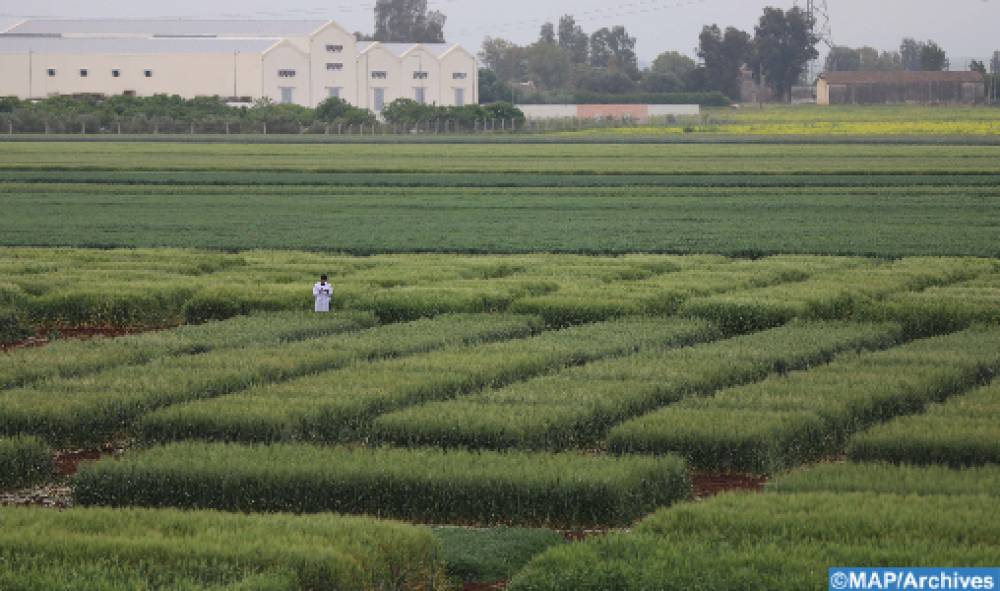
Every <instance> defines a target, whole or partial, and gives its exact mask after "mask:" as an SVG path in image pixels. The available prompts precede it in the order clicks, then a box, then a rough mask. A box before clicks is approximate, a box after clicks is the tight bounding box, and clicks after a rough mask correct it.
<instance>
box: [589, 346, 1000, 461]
mask: <svg viewBox="0 0 1000 591" xmlns="http://www.w3.org/2000/svg"><path fill="white" fill-rule="evenodd" d="M997 370H1000V328H998V327H975V328H971V329H968V330H965V331H963V332H959V333H954V334H950V335H945V336H941V337H934V338H930V339H923V340H920V341H914V342H911V343H909V344H907V345H904V346H901V347H897V348H895V349H890V350H888V351H881V352H876V353H860V354H859V353H848V354H844V355H842V356H841V357H839V358H838V359H836V360H835V361H834V362H833V363H831V364H830V365H827V366H825V367H818V368H814V369H811V370H809V371H803V372H795V373H791V374H789V375H787V376H783V377H773V378H771V379H768V380H765V381H763V382H760V383H758V384H753V385H748V386H743V387H739V388H731V389H727V390H724V391H722V392H719V393H717V394H716V395H715V396H714V397H712V398H707V399H700V400H686V401H684V402H682V403H681V404H678V405H675V406H671V407H667V408H664V409H661V410H658V411H656V412H653V413H650V414H648V415H645V416H643V417H639V418H637V419H634V420H632V421H629V422H627V423H624V424H622V425H620V426H618V427H616V428H615V429H613V430H612V431H611V433H610V436H609V446H610V448H611V449H613V450H615V451H618V452H644V453H666V452H672V453H678V454H680V455H682V456H684V457H685V458H686V459H687V461H688V462H689V463H690V464H691V465H692V466H694V467H696V468H699V469H703V470H713V471H737V472H755V473H772V472H774V471H777V470H781V469H783V468H787V467H790V466H795V465H798V464H801V463H803V462H807V461H811V460H815V459H818V458H821V457H823V456H824V455H827V454H832V453H836V452H838V451H840V450H842V449H843V446H844V444H845V442H846V441H847V439H848V438H849V437H850V435H852V434H854V433H857V432H858V431H860V430H863V429H865V428H866V427H868V426H870V425H873V424H877V423H880V422H883V421H886V420H888V419H890V418H892V417H896V416H899V415H906V414H911V413H916V412H920V411H922V410H923V409H924V408H925V407H926V406H927V405H928V404H930V403H932V402H941V401H943V400H945V399H947V398H948V397H949V396H952V395H954V394H957V393H960V392H963V391H965V390H968V389H970V388H973V387H975V386H976V385H977V384H980V383H982V382H983V381H984V380H986V379H988V378H989V377H990V376H991V375H993V374H994V373H995V372H996V371H997Z"/></svg>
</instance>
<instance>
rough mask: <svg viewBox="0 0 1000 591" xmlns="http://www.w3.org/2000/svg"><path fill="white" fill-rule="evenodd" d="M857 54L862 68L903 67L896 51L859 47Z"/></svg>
mask: <svg viewBox="0 0 1000 591" xmlns="http://www.w3.org/2000/svg"><path fill="white" fill-rule="evenodd" d="M857 51H858V56H859V57H860V58H861V69H862V70H881V71H889V70H901V69H903V62H902V58H901V57H900V56H899V52H897V51H879V50H877V49H875V48H874V47H867V46H865V47H859V48H858V50H857Z"/></svg>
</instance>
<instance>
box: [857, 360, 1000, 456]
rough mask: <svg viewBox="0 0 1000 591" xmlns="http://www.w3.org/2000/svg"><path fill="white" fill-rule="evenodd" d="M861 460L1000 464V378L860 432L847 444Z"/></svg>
mask: <svg viewBox="0 0 1000 591" xmlns="http://www.w3.org/2000/svg"><path fill="white" fill-rule="evenodd" d="M847 455H848V457H850V458H851V459H852V460H856V461H878V460H881V461H887V462H897V463H905V464H946V465H948V466H955V467H961V466H981V465H984V464H1000V380H996V379H994V381H993V383H992V384H991V385H988V386H984V387H982V388H979V389H977V390H973V391H972V392H969V393H967V394H963V395H961V396H955V397H953V398H950V399H948V400H947V401H945V402H943V403H941V404H934V405H931V406H930V407H929V408H928V409H927V412H926V413H923V414H918V415H910V416H906V417H900V418H898V419H895V420H892V421H889V422H888V423H885V424H882V425H877V426H875V427H872V428H871V429H869V430H867V431H864V432H861V433H858V434H857V435H855V436H854V437H853V438H851V440H850V442H849V443H848V446H847Z"/></svg>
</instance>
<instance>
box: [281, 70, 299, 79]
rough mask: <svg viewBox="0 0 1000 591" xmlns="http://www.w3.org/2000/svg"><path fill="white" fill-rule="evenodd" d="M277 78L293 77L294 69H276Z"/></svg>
mask: <svg viewBox="0 0 1000 591" xmlns="http://www.w3.org/2000/svg"><path fill="white" fill-rule="evenodd" d="M278 78H295V70H278Z"/></svg>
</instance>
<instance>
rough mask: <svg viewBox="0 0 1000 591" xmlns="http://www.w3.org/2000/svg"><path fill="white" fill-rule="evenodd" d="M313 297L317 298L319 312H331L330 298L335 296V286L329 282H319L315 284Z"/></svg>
mask: <svg viewBox="0 0 1000 591" xmlns="http://www.w3.org/2000/svg"><path fill="white" fill-rule="evenodd" d="M313 297H314V298H316V311H317V312H329V311H330V298H332V297H333V286H332V285H330V284H329V283H317V284H316V285H314V286H313Z"/></svg>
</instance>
